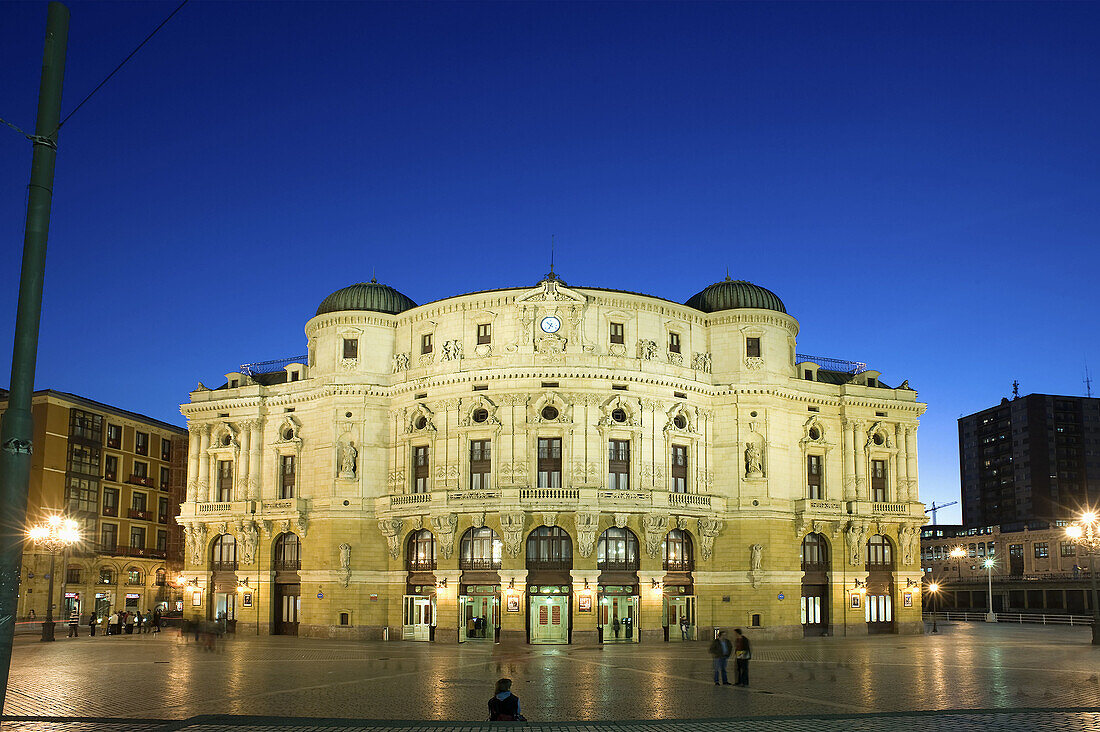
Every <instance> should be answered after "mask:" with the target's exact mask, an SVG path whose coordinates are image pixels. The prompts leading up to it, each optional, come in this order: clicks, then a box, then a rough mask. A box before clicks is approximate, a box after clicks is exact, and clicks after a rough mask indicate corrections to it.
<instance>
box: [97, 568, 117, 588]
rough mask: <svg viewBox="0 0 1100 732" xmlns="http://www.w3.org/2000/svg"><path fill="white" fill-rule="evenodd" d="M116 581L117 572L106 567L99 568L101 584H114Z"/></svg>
mask: <svg viewBox="0 0 1100 732" xmlns="http://www.w3.org/2000/svg"><path fill="white" fill-rule="evenodd" d="M114 583H115V573H114V572H112V571H111V570H109V569H107V568H106V567H104V568H103V569H101V570H99V584H101V585H113V584H114Z"/></svg>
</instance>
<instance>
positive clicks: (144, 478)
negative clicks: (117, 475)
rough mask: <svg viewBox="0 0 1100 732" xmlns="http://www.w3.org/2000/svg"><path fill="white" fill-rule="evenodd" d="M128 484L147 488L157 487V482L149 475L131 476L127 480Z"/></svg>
mask: <svg viewBox="0 0 1100 732" xmlns="http://www.w3.org/2000/svg"><path fill="white" fill-rule="evenodd" d="M126 482H127V483H131V484H133V485H143V486H145V487H147V488H155V487H156V481H155V480H153V479H152V478H151V477H149V476H148V475H131V476H130V477H129V478H127V479H126Z"/></svg>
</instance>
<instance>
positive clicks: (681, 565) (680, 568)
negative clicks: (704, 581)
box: [664, 559, 695, 572]
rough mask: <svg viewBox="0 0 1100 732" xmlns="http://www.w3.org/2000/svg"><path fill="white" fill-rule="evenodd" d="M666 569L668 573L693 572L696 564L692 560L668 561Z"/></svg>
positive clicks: (665, 565)
mask: <svg viewBox="0 0 1100 732" xmlns="http://www.w3.org/2000/svg"><path fill="white" fill-rule="evenodd" d="M664 567H665V571H666V572H691V571H692V570H694V569H695V562H693V561H692V560H690V559H666V560H665V563H664Z"/></svg>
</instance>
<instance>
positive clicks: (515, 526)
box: [500, 511, 527, 557]
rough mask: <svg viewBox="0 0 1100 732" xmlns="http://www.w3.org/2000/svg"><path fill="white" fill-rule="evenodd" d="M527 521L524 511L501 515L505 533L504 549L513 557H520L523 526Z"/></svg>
mask: <svg viewBox="0 0 1100 732" xmlns="http://www.w3.org/2000/svg"><path fill="white" fill-rule="evenodd" d="M526 521H527V514H525V513H524V512H523V511H511V512H507V513H502V514H501V515H500V529H501V531H503V532H504V548H505V549H507V550H508V554H509V555H510V556H512V557H518V556H519V550H520V548H521V547H522V546H523V525H524V523H526Z"/></svg>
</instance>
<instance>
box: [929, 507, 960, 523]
mask: <svg viewBox="0 0 1100 732" xmlns="http://www.w3.org/2000/svg"><path fill="white" fill-rule="evenodd" d="M956 503H958V501H951V503H941V504H939V505H937V504H936V502H935V501H932V505H931V506H929V507H928V508H926V509H924V512H925V513H930V514H932V525H933V526H935V525H936V511H939V510H940V509H941V508H947V507H948V506H954V505H955V504H956Z"/></svg>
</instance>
